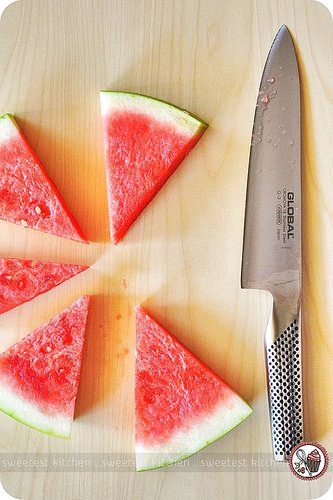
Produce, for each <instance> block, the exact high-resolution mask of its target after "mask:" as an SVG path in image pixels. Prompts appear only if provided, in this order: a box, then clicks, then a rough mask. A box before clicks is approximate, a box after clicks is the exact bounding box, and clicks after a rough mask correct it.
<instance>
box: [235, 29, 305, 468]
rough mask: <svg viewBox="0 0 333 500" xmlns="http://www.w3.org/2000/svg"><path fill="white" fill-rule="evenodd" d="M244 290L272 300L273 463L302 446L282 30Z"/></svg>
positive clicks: (293, 180)
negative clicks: (265, 293)
mask: <svg viewBox="0 0 333 500" xmlns="http://www.w3.org/2000/svg"><path fill="white" fill-rule="evenodd" d="M241 286H242V288H250V289H252V288H255V289H262V290H267V291H268V292H270V293H271V295H272V297H273V302H272V310H271V313H270V317H269V320H268V324H267V327H266V332H265V354H266V372H267V389H268V397H269V410H270V421H271V431H272V446H273V455H274V459H275V460H277V461H285V460H288V457H289V455H290V452H291V450H292V448H293V447H294V446H295V445H296V444H298V443H299V442H301V441H302V439H303V411H302V374H301V324H300V296H301V106H300V78H299V71H298V64H297V57H296V53H295V47H294V44H293V41H292V37H291V34H290V32H289V30H288V28H287V27H286V26H284V25H283V26H281V28H280V30H279V31H278V33H277V35H276V37H275V39H274V41H273V44H272V46H271V49H270V51H269V54H268V57H267V60H266V64H265V67H264V71H263V75H262V79H261V83H260V87H259V94H258V98H257V104H256V110H255V117H254V124H253V132H252V141H251V148H250V159H249V169H248V181H247V195H246V209H245V222H244V238H243V256H242V273H241Z"/></svg>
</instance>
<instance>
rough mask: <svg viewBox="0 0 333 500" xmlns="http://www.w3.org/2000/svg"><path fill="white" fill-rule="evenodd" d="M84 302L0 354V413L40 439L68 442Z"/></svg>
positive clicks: (85, 309) (86, 301) (86, 303)
mask: <svg viewBox="0 0 333 500" xmlns="http://www.w3.org/2000/svg"><path fill="white" fill-rule="evenodd" d="M88 306H89V297H88V296H83V297H81V298H80V299H79V300H77V301H76V302H74V304H72V305H70V306H69V307H67V308H66V309H64V310H63V311H62V312H61V313H60V314H58V315H57V316H55V317H54V318H52V319H51V320H50V321H49V322H48V323H45V324H44V325H42V326H40V327H39V328H37V329H36V330H34V331H33V332H32V333H30V335H28V336H27V337H25V338H24V339H23V340H21V342H18V343H17V344H15V345H13V346H12V347H10V348H9V349H8V350H7V351H5V352H4V353H2V354H0V410H2V411H3V412H4V413H7V414H8V415H10V416H11V417H13V418H14V419H16V420H18V421H19V422H22V423H24V424H25V425H27V426H28V427H32V428H33V429H36V430H38V431H40V432H44V433H45V434H51V435H53V436H56V437H61V438H69V437H70V429H71V423H72V420H73V417H74V408H75V400H76V396H77V392H78V387H79V381H80V370H81V359H82V350H83V343H84V334H85V328H86V321H87V314H88Z"/></svg>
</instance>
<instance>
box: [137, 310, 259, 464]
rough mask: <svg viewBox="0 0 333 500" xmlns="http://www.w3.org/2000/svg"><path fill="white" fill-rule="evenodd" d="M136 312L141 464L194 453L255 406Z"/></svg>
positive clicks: (169, 462) (227, 430) (139, 453)
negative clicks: (251, 405)
mask: <svg viewBox="0 0 333 500" xmlns="http://www.w3.org/2000/svg"><path fill="white" fill-rule="evenodd" d="M135 310H136V332H137V334H136V335H137V338H136V370H135V416H136V467H137V470H148V469H154V468H158V467H162V466H164V465H168V464H171V463H174V462H177V461H179V460H183V459H184V458H186V457H189V456H190V455H192V454H193V453H196V452H197V451H199V450H201V449H202V448H204V447H205V446H207V445H208V444H210V443H212V442H213V441H215V440H217V439H218V438H220V437H222V436H223V435H224V434H226V433H227V432H229V431H230V430H231V429H233V428H234V427H236V426H237V425H238V424H239V423H240V422H242V420H244V419H245V418H246V417H248V416H249V415H250V414H251V412H252V409H251V408H250V407H249V406H248V405H247V404H246V403H245V402H244V401H243V399H241V398H240V397H239V396H238V395H237V394H236V393H235V392H234V391H233V390H232V389H231V388H230V387H229V386H228V385H227V384H226V383H225V382H223V380H221V379H220V378H219V377H218V376H217V375H216V374H215V373H214V372H212V371H211V370H210V369H209V368H208V367H207V366H205V365H204V364H203V363H202V362H201V361H200V360H199V359H198V358H197V357H195V356H194V355H193V354H192V353H191V352H190V351H189V350H188V349H187V348H186V347H185V346H183V345H182V344H181V343H180V342H179V341H178V340H176V339H175V338H174V337H173V336H172V335H171V334H170V333H169V332H167V331H166V330H165V329H164V328H163V327H162V326H160V325H159V324H158V323H157V322H156V321H155V320H154V319H153V318H152V317H151V316H149V314H148V313H147V312H146V311H144V309H142V308H141V307H139V306H137V307H136V308H135Z"/></svg>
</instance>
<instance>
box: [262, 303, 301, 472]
mask: <svg viewBox="0 0 333 500" xmlns="http://www.w3.org/2000/svg"><path fill="white" fill-rule="evenodd" d="M287 306H288V304H287ZM285 309H286V307H284V308H282V309H281V306H277V304H276V302H273V308H272V312H271V315H270V319H269V321H268V325H267V329H266V336H265V349H266V370H267V386H268V397H269V409H270V420H271V432H272V444H273V454H274V459H275V460H276V461H279V462H282V461H287V460H288V459H289V456H290V452H291V450H292V449H293V447H294V446H296V445H297V444H298V443H300V442H301V441H303V411H302V367H301V328H300V327H301V322H300V309H299V307H296V311H297V312H296V314H295V313H290V309H289V311H288V312H287V313H286V310H285ZM281 325H285V327H283V326H282V328H281ZM279 329H280V331H279Z"/></svg>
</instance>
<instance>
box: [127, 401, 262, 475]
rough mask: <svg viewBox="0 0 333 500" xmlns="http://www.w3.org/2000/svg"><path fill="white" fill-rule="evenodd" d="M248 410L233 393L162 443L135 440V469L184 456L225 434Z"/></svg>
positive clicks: (164, 462)
mask: <svg viewBox="0 0 333 500" xmlns="http://www.w3.org/2000/svg"><path fill="white" fill-rule="evenodd" d="M251 413H252V408H251V407H250V406H248V405H247V404H246V403H245V401H243V400H242V399H241V398H240V397H239V396H237V395H236V394H235V395H232V396H231V397H230V399H229V400H228V401H227V402H225V401H224V402H223V403H221V404H220V405H219V406H218V407H217V408H216V410H215V411H214V412H213V413H211V414H210V415H209V416H207V417H206V418H204V419H203V420H202V421H201V422H199V423H197V424H195V425H193V427H192V428H190V429H187V430H185V431H180V432H177V433H176V434H175V435H174V436H173V437H172V439H170V440H169V441H168V442H167V443H165V444H163V445H156V446H153V447H147V446H145V445H144V444H142V443H140V442H138V440H137V443H136V469H137V470H138V471H139V470H149V469H156V468H158V467H163V466H165V465H168V464H172V463H175V462H178V461H179V460H183V459H184V458H187V457H189V456H191V455H193V454H194V453H196V452H197V451H200V450H201V449H202V448H205V447H206V446H207V445H209V444H210V443H213V442H214V441H216V440H217V439H219V438H220V437H222V436H224V434H226V433H227V432H229V431H231V429H233V428H234V427H236V426H237V425H238V424H240V423H241V422H242V421H243V420H244V419H245V418H246V417H248V416H249V415H250V414H251Z"/></svg>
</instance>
